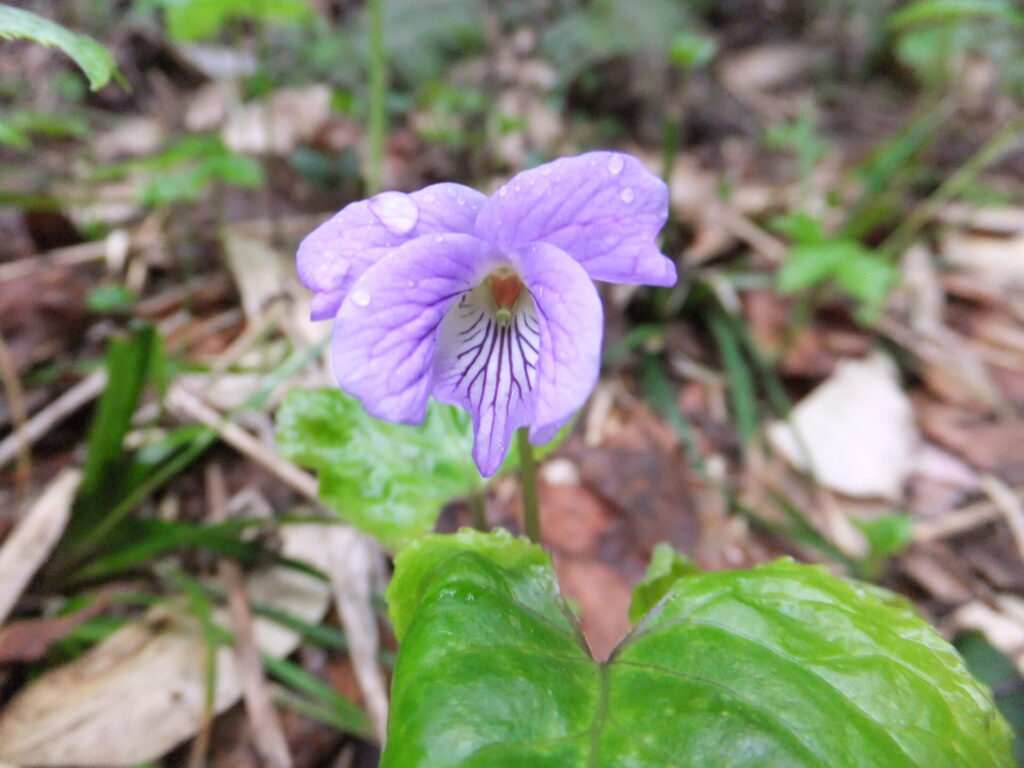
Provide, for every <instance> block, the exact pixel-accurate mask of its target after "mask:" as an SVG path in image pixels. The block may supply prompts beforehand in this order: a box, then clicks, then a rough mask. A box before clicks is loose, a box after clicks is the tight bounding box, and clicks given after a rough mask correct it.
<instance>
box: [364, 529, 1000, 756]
mask: <svg viewBox="0 0 1024 768" xmlns="http://www.w3.org/2000/svg"><path fill="white" fill-rule="evenodd" d="M388 601H389V606H390V610H391V612H392V617H393V620H394V625H395V631H396V634H397V636H398V638H399V641H400V643H401V650H400V652H399V658H398V663H397V666H396V669H395V677H394V683H393V689H392V706H393V709H392V714H391V722H390V732H389V739H388V744H387V747H386V750H385V752H384V755H383V758H382V763H381V765H382V767H383V768H420V767H421V766H422V767H424V768H425V767H426V766H430V768H445V767H446V766H460V768H482V767H483V766H486V767H487V768H503V767H506V766H508V767H511V766H517V767H518V766H530V767H531V768H544V767H548V766H549V767H551V768H555V766H557V767H558V768H577V767H578V768H598V767H601V768H605V767H607V768H612V767H615V768H618V767H619V766H631V768H669V767H670V766H677V767H679V768H683V767H685V768H691V767H693V766H708V767H709V768H710V767H712V766H714V767H717V766H730V768H753V767H754V766H757V767H758V768H766V767H769V766H774V767H777V768H800V767H801V766H814V767H815V768H883V767H891V768H915V767H917V768H926V767H927V768H934V767H935V766H946V767H948V768H954V767H955V766H964V767H966V766H971V768H1010V766H1011V765H1012V760H1011V757H1010V751H1009V739H1008V731H1007V728H1006V725H1005V723H1004V722H1003V720H1002V719H1001V718H1000V717H999V716H998V715H997V714H996V712H995V709H994V708H993V704H992V699H991V696H990V694H989V692H988V690H987V689H985V688H984V687H983V686H982V685H981V684H979V683H978V682H977V681H975V680H974V679H973V678H971V677H970V676H969V675H968V674H967V672H966V670H965V668H964V665H963V663H962V662H961V660H960V658H959V656H957V655H956V653H955V651H954V650H953V649H952V648H951V647H950V646H949V645H948V644H947V643H946V642H945V641H944V640H943V639H942V638H941V637H940V636H939V635H938V633H937V632H936V631H935V630H934V629H933V628H932V627H930V626H929V625H928V624H926V623H925V622H923V621H922V620H920V619H919V618H917V617H916V616H915V615H913V613H912V612H911V610H910V609H909V608H908V607H907V604H906V603H905V602H904V601H902V600H900V599H899V598H896V597H895V596H893V595H890V594H889V593H887V592H884V591H882V590H879V589H876V588H873V587H869V586H866V585H861V584H855V583H848V582H845V581H842V580H840V579H838V578H836V577H833V576H831V575H830V574H829V573H828V572H827V571H826V570H825V569H824V568H819V567H812V566H805V565H798V564H795V563H792V562H789V561H778V562H775V563H771V564H769V565H765V566H762V567H760V568H757V569H754V570H750V571H727V572H719V573H704V574H695V575H690V576H687V577H686V578H682V579H680V580H678V581H677V582H676V583H675V584H674V585H673V586H672V587H671V588H670V589H669V590H668V591H667V592H666V593H665V596H664V597H663V599H662V600H661V601H660V602H658V603H657V605H656V606H655V608H654V609H653V611H652V612H651V613H649V614H648V615H647V616H646V617H644V619H643V620H642V621H640V623H639V624H637V625H636V627H635V628H634V629H633V631H632V632H631V633H630V635H629V636H628V637H627V638H626V639H625V640H624V641H623V642H622V643H621V644H620V646H619V647H618V649H617V650H616V651H615V652H614V654H613V656H612V658H611V660H610V661H609V662H607V663H603V664H599V663H597V662H595V661H593V660H592V659H591V657H590V655H589V654H588V652H587V651H586V648H585V645H584V643H583V641H582V640H581V637H580V634H579V631H578V629H577V625H576V623H575V620H574V619H573V618H572V615H571V613H570V612H569V611H568V609H567V608H566V607H565V604H564V601H563V600H562V598H561V597H560V596H559V594H558V591H557V585H556V582H555V577H554V573H553V570H552V568H551V565H550V561H549V559H548V557H547V555H546V554H544V553H543V552H542V551H541V550H539V549H537V548H535V547H533V546H532V545H530V544H528V543H526V542H524V541H522V540H520V539H513V538H512V537H510V536H508V535H507V534H502V533H494V534H490V535H487V534H481V533H476V532H471V531H462V532H460V533H459V534H457V535H456V536H447V537H440V536H429V537H425V538H423V539H420V540H418V541H416V542H415V543H413V544H411V545H410V546H409V547H407V548H406V549H405V550H404V551H403V552H402V553H401V554H400V555H399V556H398V560H397V564H396V571H395V577H394V580H393V582H392V585H391V587H390V589H389V591H388Z"/></svg>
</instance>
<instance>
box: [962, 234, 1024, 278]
mask: <svg viewBox="0 0 1024 768" xmlns="http://www.w3.org/2000/svg"><path fill="white" fill-rule="evenodd" d="M942 255H943V257H944V258H945V260H946V262H947V263H949V264H950V265H952V266H954V267H957V268H959V269H962V270H964V271H966V272H969V273H971V274H974V275H976V276H978V277H981V278H984V279H985V280H986V281H987V282H989V283H990V284H991V285H992V286H993V287H996V288H1002V289H1006V288H1017V289H1019V288H1022V287H1024V232H1014V233H1012V234H1008V235H1006V236H1004V237H993V236H991V235H985V234H976V233H973V232H962V231H956V230H951V231H949V232H947V233H946V234H945V236H944V237H943V240H942Z"/></svg>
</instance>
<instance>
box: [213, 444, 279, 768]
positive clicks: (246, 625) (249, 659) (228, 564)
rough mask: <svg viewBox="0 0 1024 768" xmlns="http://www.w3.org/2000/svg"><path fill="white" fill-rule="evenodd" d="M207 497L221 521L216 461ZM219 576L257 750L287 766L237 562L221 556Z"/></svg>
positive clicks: (224, 507) (272, 766)
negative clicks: (223, 590) (226, 602)
mask: <svg viewBox="0 0 1024 768" xmlns="http://www.w3.org/2000/svg"><path fill="white" fill-rule="evenodd" d="M206 499H207V506H208V508H209V519H210V522H214V523H219V522H223V521H224V520H226V519H227V517H228V499H227V490H226V489H225V485H224V475H223V473H222V472H221V470H220V467H219V466H218V465H217V464H210V465H208V466H207V467H206ZM218 570H219V571H220V577H221V580H222V581H223V583H224V589H225V590H226V592H227V596H228V615H229V616H230V618H231V630H232V632H233V633H234V636H235V659H236V661H237V663H238V677H239V682H240V683H241V686H242V699H243V701H244V702H245V711H246V713H247V714H248V715H249V721H250V722H251V723H252V734H253V741H254V742H255V745H256V751H257V752H259V755H260V758H261V759H262V761H263V763H264V764H265V765H266V766H268V768H289V766H290V765H291V764H292V758H291V754H290V753H289V751H288V741H287V739H285V735H284V729H283V728H282V727H281V720H280V718H279V717H278V716H277V710H275V709H274V705H273V704H272V703H271V701H270V692H269V690H268V689H267V681H266V678H265V677H264V674H263V665H262V663H261V662H260V652H259V649H258V648H257V647H256V637H255V634H254V630H253V620H252V611H251V609H250V608H249V599H248V595H247V593H246V590H245V582H244V579H243V577H242V569H241V568H240V567H239V565H238V563H236V562H235V561H234V560H230V559H228V558H226V557H225V558H221V560H220V563H219V564H218Z"/></svg>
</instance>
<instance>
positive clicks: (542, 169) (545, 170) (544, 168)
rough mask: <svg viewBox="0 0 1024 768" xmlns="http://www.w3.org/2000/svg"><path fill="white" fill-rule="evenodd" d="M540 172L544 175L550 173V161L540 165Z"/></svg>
mask: <svg viewBox="0 0 1024 768" xmlns="http://www.w3.org/2000/svg"><path fill="white" fill-rule="evenodd" d="M540 172H541V173H542V174H544V175H545V176H550V175H551V163H546V164H544V165H542V166H541V167H540Z"/></svg>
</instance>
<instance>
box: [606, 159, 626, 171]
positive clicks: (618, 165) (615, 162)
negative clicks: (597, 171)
mask: <svg viewBox="0 0 1024 768" xmlns="http://www.w3.org/2000/svg"><path fill="white" fill-rule="evenodd" d="M625 164H626V162H625V160H623V159H622V155H612V156H611V158H609V160H608V173H610V174H611V175H612V176H618V175H619V174H620V173H622V168H623V166H625Z"/></svg>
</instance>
